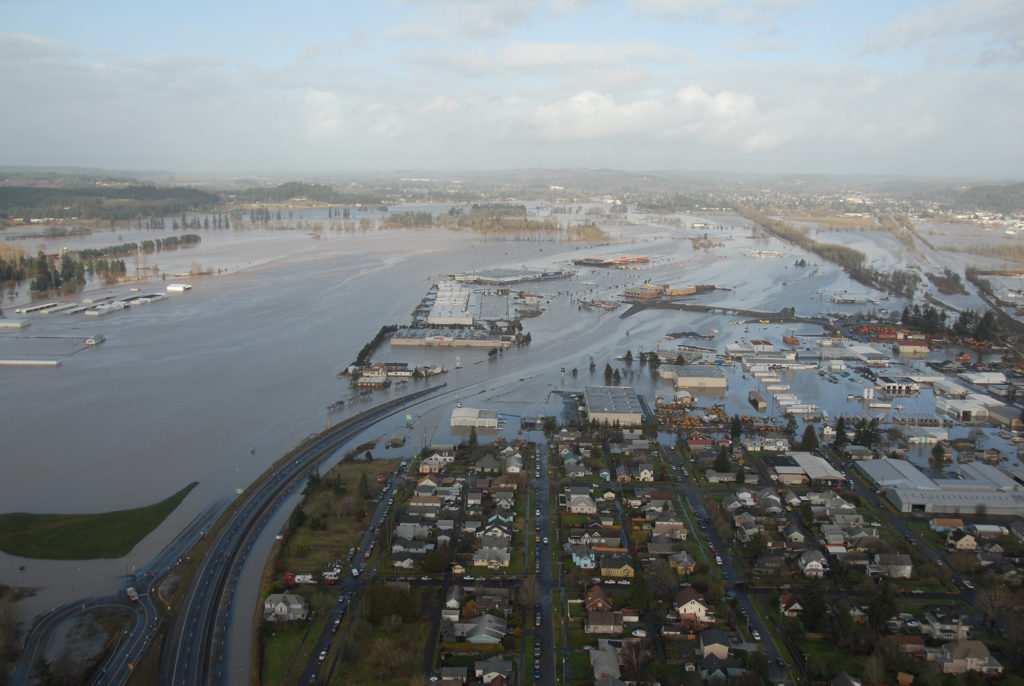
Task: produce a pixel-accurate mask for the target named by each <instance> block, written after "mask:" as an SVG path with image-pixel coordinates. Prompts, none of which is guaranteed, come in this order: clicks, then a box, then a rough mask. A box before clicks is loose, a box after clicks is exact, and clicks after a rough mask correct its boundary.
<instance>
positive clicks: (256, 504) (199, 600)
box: [160, 384, 444, 686]
mask: <svg viewBox="0 0 1024 686" xmlns="http://www.w3.org/2000/svg"><path fill="white" fill-rule="evenodd" d="M443 386H444V384H442V385H441V386H434V387H431V388H428V389H425V390H422V391H417V392H415V393H410V394H408V395H405V396H402V397H400V398H396V399H394V400H391V401H389V402H387V403H384V404H383V405H380V406H378V407H376V408H373V409H370V410H367V411H365V412H363V413H361V414H358V415H356V416H354V417H351V418H349V419H347V420H345V421H344V422H342V423H341V424H339V425H337V426H336V427H334V428H333V429H331V430H329V431H327V432H325V433H324V434H320V435H319V436H317V437H315V438H313V439H311V440H309V441H307V442H306V444H304V445H302V446H300V448H299V449H298V453H297V454H296V455H295V457H294V458H293V459H292V460H291V461H290V462H288V463H287V464H284V465H282V466H281V467H280V469H276V470H274V471H273V472H272V473H270V474H267V475H265V476H264V477H263V478H262V479H261V480H260V481H258V482H257V483H256V485H255V486H254V487H253V488H252V489H251V491H250V493H249V495H248V496H246V497H245V499H244V500H243V501H242V502H239V503H236V504H235V510H234V511H233V512H232V514H231V517H230V519H229V520H228V521H227V522H226V524H225V525H224V527H223V528H222V530H221V531H220V533H219V534H218V536H217V540H216V541H215V542H214V543H213V545H212V546H211V547H210V549H209V551H208V552H207V554H206V555H205V557H204V558H203V560H202V562H201V563H200V566H199V569H198V570H197V572H196V574H195V577H194V578H193V581H192V585H191V587H190V588H189V589H188V592H187V594H186V596H185V599H184V603H183V605H182V610H181V612H180V613H179V614H178V618H177V621H176V622H175V624H174V627H173V630H172V631H171V632H170V633H169V635H168V638H167V641H166V643H165V645H164V650H163V655H162V659H161V669H160V683H161V684H164V685H166V686H178V685H180V684H216V683H222V681H223V679H224V676H225V675H224V671H223V670H224V664H225V636H226V634H227V631H228V627H229V625H230V621H231V608H232V598H233V595H234V589H235V585H236V583H237V581H238V577H239V575H240V573H241V570H242V567H243V565H244V564H245V559H246V557H247V556H248V552H249V550H250V549H251V548H252V545H253V543H254V542H255V540H256V538H257V537H258V536H259V534H260V532H261V531H262V530H263V527H264V526H265V525H266V523H267V521H268V520H269V519H270V518H271V516H272V515H273V514H274V512H275V511H276V510H277V509H278V507H279V506H280V505H281V504H282V503H283V502H284V501H285V500H287V499H288V497H289V496H290V495H291V494H292V493H294V492H295V491H296V490H297V489H298V488H300V487H301V486H302V485H303V484H304V483H305V481H306V479H307V478H308V476H309V474H310V472H311V471H312V470H313V469H314V468H315V467H317V466H318V465H319V464H320V462H321V461H322V460H324V459H326V458H327V457H329V456H330V455H331V454H332V453H334V452H335V451H336V450H337V449H338V448H339V447H340V446H342V445H344V444H345V443H346V442H347V441H349V440H351V439H352V438H353V437H354V436H356V435H357V434H358V433H359V432H361V431H363V430H364V429H366V428H368V427H369V426H371V425H373V424H374V423H375V422H378V421H380V420H381V419H383V418H385V417H387V416H389V415H390V414H393V413H395V412H397V411H398V410H399V408H402V407H404V406H406V405H407V404H409V403H410V402H412V401H414V400H416V399H418V398H420V397H422V396H425V395H427V394H429V393H433V392H434V391H436V390H438V389H440V388H442V387H443Z"/></svg>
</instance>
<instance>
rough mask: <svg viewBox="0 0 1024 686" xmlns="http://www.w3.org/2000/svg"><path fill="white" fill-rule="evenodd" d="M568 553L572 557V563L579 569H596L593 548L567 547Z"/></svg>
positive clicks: (595, 556)
mask: <svg viewBox="0 0 1024 686" xmlns="http://www.w3.org/2000/svg"><path fill="white" fill-rule="evenodd" d="M569 553H570V554H571V555H572V563H573V564H574V565H576V566H577V567H579V568H580V569H584V570H588V571H589V570H593V569H597V552H596V551H595V550H594V549H593V548H588V547H586V546H582V545H573V546H570V547H569Z"/></svg>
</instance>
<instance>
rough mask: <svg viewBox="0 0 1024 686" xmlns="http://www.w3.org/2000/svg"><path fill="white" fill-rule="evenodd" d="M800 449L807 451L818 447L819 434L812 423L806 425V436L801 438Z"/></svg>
mask: <svg viewBox="0 0 1024 686" xmlns="http://www.w3.org/2000/svg"><path fill="white" fill-rule="evenodd" d="M800 449H801V450H806V451H807V452H814V451H815V450H817V449H818V434H817V433H816V432H815V431H814V427H813V426H811V425H810V424H808V425H807V426H805V427H804V436H803V438H801V439H800Z"/></svg>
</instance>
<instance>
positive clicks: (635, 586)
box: [628, 567, 647, 610]
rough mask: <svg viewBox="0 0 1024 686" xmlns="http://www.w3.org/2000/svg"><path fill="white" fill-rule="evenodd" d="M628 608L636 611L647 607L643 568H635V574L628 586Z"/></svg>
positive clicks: (645, 580)
mask: <svg viewBox="0 0 1024 686" xmlns="http://www.w3.org/2000/svg"><path fill="white" fill-rule="evenodd" d="M628 602H629V606H630V607H632V608H635V609H637V610H642V609H644V608H646V607H647V579H646V578H644V570H643V567H637V568H636V574H635V575H634V576H633V581H632V582H631V583H630V585H629V600H628Z"/></svg>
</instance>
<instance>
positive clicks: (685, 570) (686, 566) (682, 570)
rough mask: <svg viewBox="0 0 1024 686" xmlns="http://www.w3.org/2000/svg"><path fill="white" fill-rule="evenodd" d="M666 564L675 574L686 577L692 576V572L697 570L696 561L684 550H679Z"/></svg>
mask: <svg viewBox="0 0 1024 686" xmlns="http://www.w3.org/2000/svg"><path fill="white" fill-rule="evenodd" d="M668 564H669V566H670V567H672V569H673V570H674V571H675V572H676V574H682V575H684V576H686V575H689V574H693V570H694V569H696V568H697V559H696V558H695V557H694V556H693V555H691V554H690V553H688V552H686V551H685V550H680V551H679V552H678V553H676V554H675V555H670V556H669V558H668Z"/></svg>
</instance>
